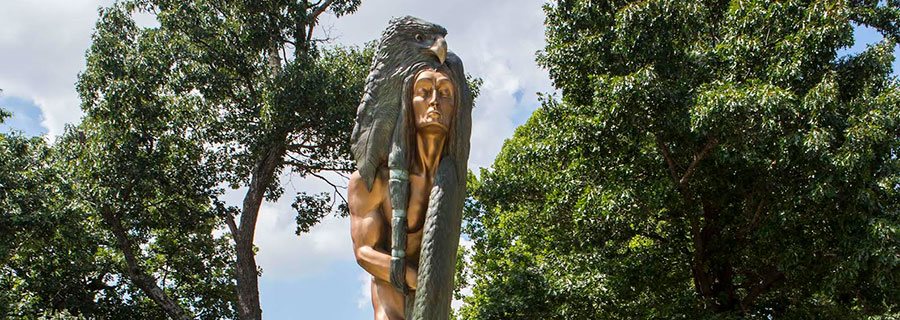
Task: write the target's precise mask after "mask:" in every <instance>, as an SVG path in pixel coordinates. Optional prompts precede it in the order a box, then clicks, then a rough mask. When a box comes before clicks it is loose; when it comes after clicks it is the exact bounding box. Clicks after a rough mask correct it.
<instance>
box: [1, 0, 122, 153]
mask: <svg viewBox="0 0 900 320" xmlns="http://www.w3.org/2000/svg"><path fill="white" fill-rule="evenodd" d="M111 2H112V1H109V0H44V1H3V2H2V4H0V21H3V28H0V54H2V57H0V88H2V89H3V90H4V94H5V95H10V96H18V97H22V98H26V99H31V100H34V101H35V102H36V103H37V105H38V107H39V108H41V111H42V112H43V113H44V121H43V123H42V125H43V126H44V127H46V128H47V129H48V134H49V135H50V136H55V135H58V134H60V133H61V132H62V129H63V126H64V125H65V124H66V123H77V122H78V121H80V118H81V111H80V110H81V109H80V108H79V99H78V95H77V94H76V92H75V81H76V76H77V74H78V72H79V71H81V70H82V69H84V54H85V52H86V50H87V49H88V48H89V46H90V41H91V33H92V30H93V27H94V22H95V21H96V20H97V8H98V7H99V6H105V5H109V4H110V3H111Z"/></svg>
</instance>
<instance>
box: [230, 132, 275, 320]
mask: <svg viewBox="0 0 900 320" xmlns="http://www.w3.org/2000/svg"><path fill="white" fill-rule="evenodd" d="M283 140H284V139H283V138H282V139H281V141H283ZM283 155H284V143H283V142H276V143H275V144H274V145H272V146H270V147H269V148H268V149H267V150H266V152H265V154H264V155H263V157H262V159H260V160H259V161H258V162H257V163H256V166H254V168H253V173H252V175H251V177H250V188H249V189H248V190H247V195H246V196H244V204H243V208H242V210H241V224H240V226H238V227H237V229H236V230H232V231H233V232H234V231H236V232H234V241H235V251H236V252H235V253H236V255H237V265H236V268H235V271H236V273H237V296H238V310H237V311H238V317H240V319H242V320H259V319H262V309H261V308H260V306H259V279H258V276H259V273H258V272H257V266H256V256H255V253H254V252H253V237H254V234H255V232H256V220H257V218H258V217H259V207H260V205H261V204H262V200H263V197H264V196H265V193H266V189H268V186H269V185H270V184H271V183H272V180H273V178H274V173H275V168H277V167H278V165H279V164H280V163H281V161H282V156H283ZM233 229H234V228H233Z"/></svg>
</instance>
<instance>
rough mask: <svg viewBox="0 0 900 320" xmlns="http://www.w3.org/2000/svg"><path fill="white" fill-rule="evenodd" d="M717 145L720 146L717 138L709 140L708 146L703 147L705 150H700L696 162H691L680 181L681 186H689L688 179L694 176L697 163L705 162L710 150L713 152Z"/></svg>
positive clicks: (695, 158) (695, 157)
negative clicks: (704, 159)
mask: <svg viewBox="0 0 900 320" xmlns="http://www.w3.org/2000/svg"><path fill="white" fill-rule="evenodd" d="M717 145H719V140H718V139H715V138H713V139H709V141H707V142H706V145H704V146H703V149H702V150H700V153H698V154H697V155H695V156H694V160H693V161H691V164H690V165H689V166H688V168H687V170H686V171H685V172H684V176H682V177H681V179H679V180H678V183H679V184H681V185H684V184H687V182H688V179H690V178H691V175H693V174H694V169H696V168H697V163H699V162H700V160H703V158H705V157H706V155H707V154H709V150H711V149H712V148H713V147H715V146H717Z"/></svg>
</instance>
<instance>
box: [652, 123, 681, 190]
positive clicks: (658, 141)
mask: <svg viewBox="0 0 900 320" xmlns="http://www.w3.org/2000/svg"><path fill="white" fill-rule="evenodd" d="M653 136H654V137H655V138H656V145H657V146H658V147H659V150H660V152H662V154H663V157H664V158H666V164H667V165H668V167H669V174H670V175H671V176H672V182H675V184H676V185H677V184H680V183H679V181H678V172H677V169H675V160H673V159H672V154H671V153H670V152H669V148H667V147H666V144H665V143H663V141H662V139H661V138H660V137H659V135H657V134H654V135H653Z"/></svg>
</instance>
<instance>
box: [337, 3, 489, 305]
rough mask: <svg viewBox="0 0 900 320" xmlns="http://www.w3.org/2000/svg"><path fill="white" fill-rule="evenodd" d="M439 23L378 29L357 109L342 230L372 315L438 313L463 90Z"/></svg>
mask: <svg viewBox="0 0 900 320" xmlns="http://www.w3.org/2000/svg"><path fill="white" fill-rule="evenodd" d="M444 35H446V31H445V30H444V29H443V28H442V27H440V26H437V25H434V24H431V23H428V22H425V21H422V20H420V19H416V18H412V17H404V18H399V19H394V20H392V21H391V23H390V26H389V27H388V29H387V30H386V31H385V33H384V35H383V36H382V38H381V41H380V43H379V46H378V48H377V49H376V53H375V56H376V58H375V61H374V63H373V66H372V70H371V72H370V74H369V77H368V78H367V81H366V92H365V94H364V96H363V99H362V102H361V103H360V106H359V110H358V112H357V120H356V126H355V127H354V130H353V135H352V137H351V139H352V141H351V142H352V149H353V154H354V157H355V160H356V161H357V165H358V167H359V170H357V171H356V172H354V173H353V175H352V176H351V178H350V184H349V187H348V200H349V206H350V220H351V227H350V228H351V237H352V239H353V247H354V252H355V254H356V259H357V261H358V262H359V264H360V266H362V267H363V269H365V270H366V271H367V272H369V273H370V274H372V276H373V280H372V304H373V307H374V309H375V319H428V320H440V319H448V318H449V314H450V301H451V299H452V290H453V276H454V271H455V263H456V251H457V245H458V242H459V229H460V223H461V211H462V201H463V197H464V195H465V174H466V161H467V160H468V154H469V135H470V132H471V111H472V96H471V92H470V91H469V88H468V86H467V84H466V82H465V73H464V71H463V68H462V62H461V61H460V60H459V58H458V57H457V56H456V55H455V54H453V53H452V52H449V51H447V45H446V41H445V40H444Z"/></svg>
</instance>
